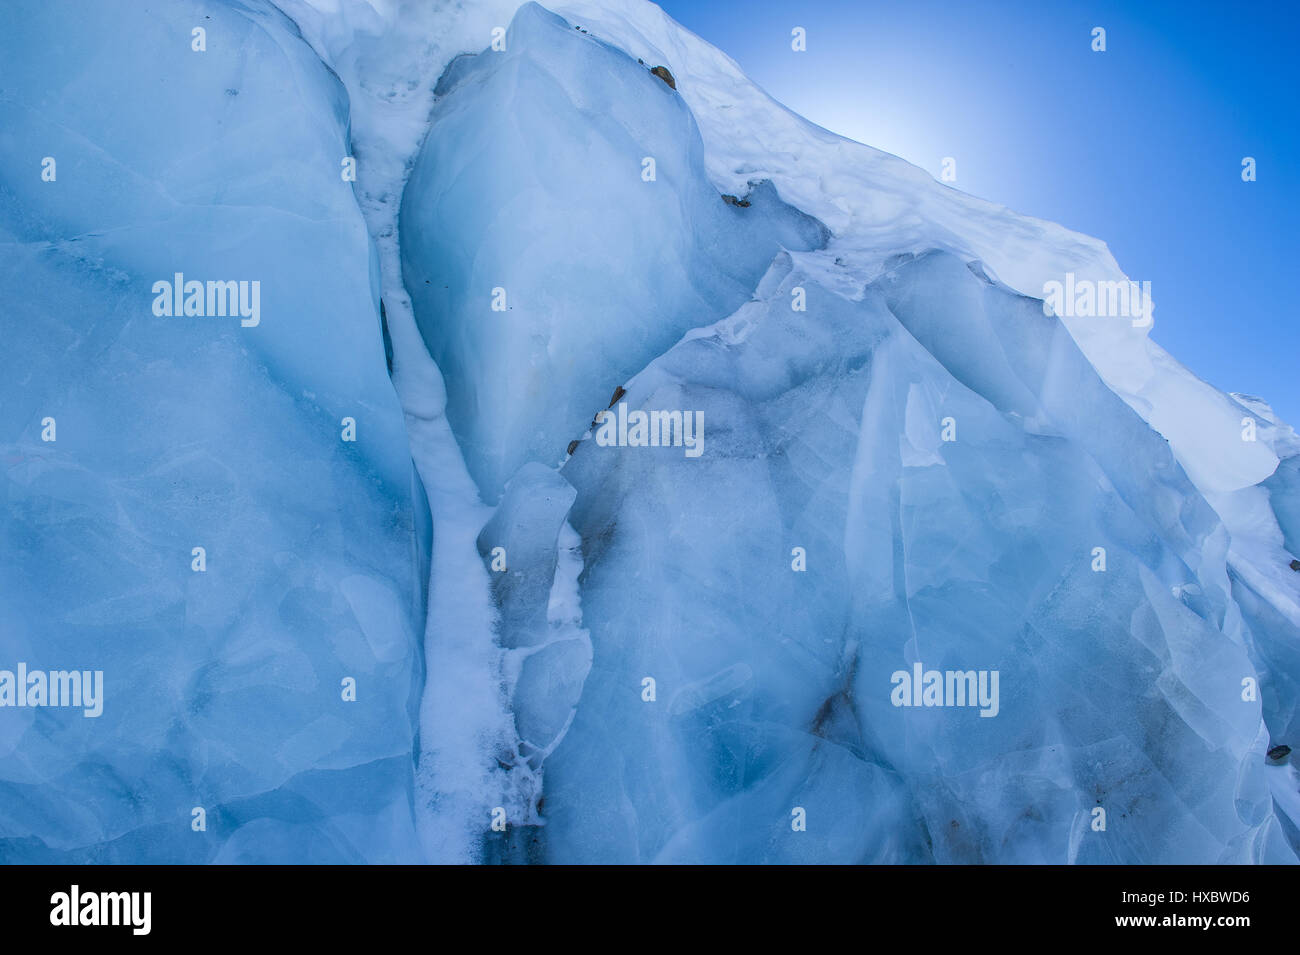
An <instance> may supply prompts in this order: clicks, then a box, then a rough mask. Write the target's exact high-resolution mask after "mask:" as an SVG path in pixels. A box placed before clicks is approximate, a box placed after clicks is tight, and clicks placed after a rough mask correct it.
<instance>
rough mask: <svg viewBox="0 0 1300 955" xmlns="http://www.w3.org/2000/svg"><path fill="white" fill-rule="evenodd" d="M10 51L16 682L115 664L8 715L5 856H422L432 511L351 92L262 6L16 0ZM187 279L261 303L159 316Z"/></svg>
mask: <svg viewBox="0 0 1300 955" xmlns="http://www.w3.org/2000/svg"><path fill="white" fill-rule="evenodd" d="M196 31H202V32H201V33H198V32H196ZM56 52H57V55H56ZM0 63H3V67H0V71H2V72H3V77H4V78H3V81H0V86H2V87H3V93H0V246H2V247H3V250H4V255H3V256H0V301H2V302H3V305H4V307H3V310H0V338H3V340H4V342H5V347H4V353H5V356H6V359H7V360H6V365H7V366H8V367H7V369H6V371H5V372H4V373H3V375H0V453H2V454H3V468H0V489H2V490H0V500H3V508H2V509H0V648H2V650H0V668H4V669H9V670H12V669H13V668H14V666H15V665H16V663H17V662H19V661H22V662H25V663H26V664H27V666H28V667H29V668H30V669H37V668H40V669H46V670H58V669H78V670H83V669H84V670H102V671H103V680H104V700H103V714H102V715H101V716H99V717H98V718H85V717H83V716H82V714H81V712H80V711H78V710H73V709H62V708H60V709H55V708H47V709H5V710H4V711H3V714H0V857H3V858H4V859H5V860H6V861H54V862H59V861H72V862H91V861H94V862H209V861H219V862H236V861H276V862H360V861H406V860H412V859H415V858H418V853H417V850H416V848H415V846H416V841H415V838H414V834H413V831H414V830H413V822H412V811H411V800H412V781H411V764H412V759H413V738H414V734H415V716H416V714H415V704H416V702H417V699H418V692H419V688H420V683H421V668H420V656H419V645H418V642H417V636H418V634H419V633H420V628H421V626H422V622H421V620H420V617H421V615H422V604H423V595H422V592H421V591H422V586H421V577H422V573H423V572H422V570H421V568H420V563H421V559H420V557H419V554H420V553H421V552H426V553H427V549H428V538H427V530H425V531H423V532H422V533H423V535H424V539H423V541H417V535H418V534H420V533H421V531H420V528H421V527H422V526H425V527H427V522H428V518H427V515H424V514H423V510H424V505H423V498H422V494H421V492H420V490H419V487H418V484H417V483H415V482H414V480H413V471H412V467H411V460H410V453H409V449H408V446H407V441H406V435H405V431H404V428H403V423H402V416H401V412H400V410H399V408H398V405H397V402H396V399H395V397H394V394H393V391H392V387H391V385H390V383H389V381H388V378H387V375H386V370H385V364H384V352H383V344H382V337H381V334H380V328H379V314H378V305H379V303H378V287H377V283H376V273H375V270H374V262H373V252H372V246H371V243H370V240H369V237H368V236H367V233H366V228H365V223H364V222H363V220H362V217H361V214H360V212H359V211H358V209H357V204H356V200H355V198H354V196H353V192H352V186H351V184H350V183H349V182H347V181H345V180H344V178H343V177H342V175H341V171H342V166H341V163H342V161H343V159H344V157H346V156H347V155H348V154H349V143H348V103H347V98H346V95H345V94H344V92H343V90H342V88H341V86H340V85H339V83H338V82H337V79H336V78H335V77H334V76H333V75H332V74H331V73H330V72H329V71H328V70H327V69H326V68H325V67H324V66H323V65H322V64H321V62H320V60H319V59H318V58H317V56H316V55H315V54H314V53H313V52H312V50H311V49H310V47H308V46H307V45H306V44H305V43H304V42H303V41H302V40H301V39H300V37H299V36H298V31H297V29H296V28H295V26H294V25H293V23H292V22H291V21H289V20H288V19H287V18H286V17H285V16H283V15H282V14H281V13H280V12H279V11H278V10H276V9H275V8H274V7H272V6H270V5H269V4H266V3H260V2H252V3H247V4H244V3H239V4H224V3H215V4H214V3H192V2H178V3H169V4H165V5H162V6H156V5H155V6H149V7H145V6H142V5H139V4H135V3H129V2H110V3H97V4H93V5H86V4H78V3H64V2H58V0H56V2H49V3H45V2H41V3H36V2H31V3H19V4H16V5H13V6H12V7H11V8H10V9H8V10H7V11H6V25H5V29H4V30H3V31H2V32H0ZM46 157H48V158H49V159H50V160H53V162H54V165H53V166H52V167H50V166H49V165H48V163H43V160H45V159H46ZM47 168H49V169H52V170H53V175H50V176H49V177H48V180H47V179H46V178H45V177H43V175H42V173H43V170H44V169H47ZM177 272H180V273H183V275H184V277H185V280H186V281H199V282H203V283H206V282H208V281H223V282H224V281H233V282H245V283H258V286H257V287H258V296H259V297H258V302H257V304H258V308H257V311H256V313H255V314H254V313H252V311H251V309H250V314H249V315H247V316H243V317H241V316H240V315H224V316H221V315H207V314H205V315H195V314H190V315H185V314H181V315H159V314H157V313H156V311H155V300H156V299H157V298H158V296H157V295H156V294H155V291H154V283H155V282H158V281H167V282H172V281H173V280H174V275H175V273H177ZM246 288H247V289H248V291H249V293H250V296H249V297H250V299H251V292H252V285H251V284H248V285H247V286H246ZM201 297H202V299H203V301H202V306H201V309H199V310H203V311H207V309H208V303H207V297H206V285H205V286H204V295H203V296H201ZM197 304H198V303H197V302H196V305H197ZM250 305H251V302H250ZM160 310H161V309H160ZM183 310H184V309H183V308H182V311H183ZM47 419H49V420H52V421H53V424H51V425H48V426H47V425H46V424H45V423H44V422H46V421H47ZM345 419H348V420H349V421H351V422H352V425H353V427H354V431H352V433H353V434H354V435H355V440H345V437H346V436H347V435H348V433H349V431H350V430H351V429H349V425H348V423H347V421H345ZM43 435H45V436H47V437H50V438H52V440H43ZM200 547H201V548H203V552H202V562H201V563H200V559H199V557H198V556H196V554H195V551H194V549H195V548H200ZM195 567H201V568H202V569H200V570H196V569H194V568H195ZM345 680H351V681H355V702H350V701H347V700H345V698H344V695H345V692H346V688H345V687H344V685H343V682H344V681H345ZM196 808H197V809H202V810H203V822H204V823H205V825H206V828H205V829H202V830H200V829H197V828H196V827H197V826H198V825H199V820H198V818H197V817H196V815H195V812H194V810H195V809H196Z"/></svg>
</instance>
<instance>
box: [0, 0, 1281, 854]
mask: <svg viewBox="0 0 1300 955" xmlns="http://www.w3.org/2000/svg"><path fill="white" fill-rule="evenodd" d="M279 7H280V8H281V9H282V10H283V11H284V13H281V12H280V10H278V9H276V8H274V7H272V6H270V5H269V4H266V3H257V2H250V3H232V4H229V5H221V4H212V5H204V6H202V7H200V6H199V5H198V4H190V3H188V2H181V3H177V4H172V5H169V6H167V7H166V8H165V9H164V10H161V11H158V10H151V11H149V12H146V11H144V10H143V9H140V8H138V7H136V6H135V5H131V4H127V3H110V4H103V5H96V6H95V7H94V8H93V9H92V8H86V7H84V6H82V5H74V4H70V3H67V4H65V3H62V2H53V3H37V2H36V0H31V2H23V3H21V4H19V5H18V6H17V7H16V8H15V10H14V11H13V12H12V13H11V18H10V19H11V23H10V24H9V25H8V28H7V29H6V32H5V33H4V34H3V35H0V63H3V64H4V67H3V69H4V74H3V75H4V79H3V82H2V83H0V160H2V162H0V169H3V173H0V175H3V177H4V178H3V179H0V243H3V245H4V249H5V251H6V253H7V254H6V255H5V257H4V259H3V261H2V262H0V301H2V302H3V304H4V309H3V312H0V323H2V324H3V329H0V330H2V331H3V333H4V339H5V341H6V342H7V344H8V347H9V352H8V354H11V355H13V356H15V357H14V360H12V361H10V362H9V363H7V366H8V368H9V371H8V372H7V373H6V374H5V375H4V377H2V378H0V428H3V431H2V432H0V442H3V448H0V451H2V452H3V454H4V456H5V459H4V467H3V470H2V471H0V474H3V477H2V478H0V481H3V488H4V495H3V502H4V503H3V508H4V510H3V518H2V520H3V528H2V530H0V648H2V649H3V654H0V668H4V667H6V666H12V665H13V664H14V663H16V662H17V661H20V660H21V661H24V662H26V663H27V664H28V665H29V666H30V667H33V668H37V667H40V668H45V669H58V668H71V667H76V668H78V669H103V670H104V672H105V681H106V687H107V689H106V701H105V710H104V715H103V716H102V717H100V718H98V719H85V718H83V717H81V715H80V713H79V712H76V711H68V710H60V709H22V710H19V709H3V710H0V856H2V857H3V858H4V859H6V860H11V861H33V860H48V861H123V862H131V861H195V862H205V861H219V862H237V861H281V862H295V861H398V860H417V861H418V860H429V861H461V862H464V861H512V862H514V861H555V862H1079V863H1092V862H1124V863H1134V862H1140V863H1154V862H1215V861H1225V862H1291V861H1295V858H1296V855H1295V852H1296V847H1297V846H1298V845H1300V836H1298V835H1297V829H1296V825H1295V821H1296V820H1300V795H1298V794H1297V789H1298V788H1300V781H1297V779H1296V776H1295V773H1294V770H1293V769H1292V768H1291V767H1290V766H1289V765H1270V764H1269V763H1268V761H1267V760H1266V758H1265V753H1266V751H1267V749H1268V748H1269V747H1270V746H1271V745H1273V744H1276V743H1282V742H1287V743H1290V744H1292V745H1294V744H1295V734H1296V733H1297V732H1300V701H1298V700H1297V695H1296V691H1297V682H1296V681H1297V678H1298V674H1300V670H1298V669H1297V667H1300V658H1298V657H1297V652H1296V647H1297V646H1300V574H1297V573H1295V572H1294V571H1292V570H1291V569H1290V568H1289V566H1288V561H1289V560H1290V559H1294V558H1295V557H1296V556H1297V555H1296V554H1295V552H1294V551H1295V548H1296V547H1297V540H1300V504H1297V501H1298V500H1300V497H1298V496H1297V495H1300V477H1297V474H1298V473H1300V471H1298V470H1297V466H1296V462H1297V461H1300V439H1297V437H1296V435H1295V433H1294V432H1293V431H1292V430H1291V429H1290V428H1289V427H1287V426H1286V425H1285V424H1284V423H1282V422H1280V421H1278V420H1277V419H1276V417H1275V416H1274V415H1273V413H1272V412H1271V410H1270V409H1269V408H1268V406H1267V404H1265V403H1264V402H1263V401H1262V400H1260V399H1257V398H1252V397H1249V396H1245V395H1231V396H1229V395H1224V394H1221V393H1219V392H1218V391H1216V390H1214V389H1213V388H1211V387H1210V386H1208V385H1206V384H1205V383H1204V382H1201V381H1200V380H1199V379H1196V378H1195V376H1194V375H1192V374H1191V373H1190V372H1188V371H1187V370H1186V369H1183V368H1182V367H1181V366H1180V365H1178V364H1177V362H1175V361H1174V360H1173V359H1172V358H1170V357H1169V356H1168V355H1166V354H1165V353H1164V352H1163V351H1161V350H1160V349H1159V348H1158V347H1157V346H1155V345H1154V344H1153V343H1151V341H1150V339H1149V338H1148V337H1147V330H1146V329H1140V328H1134V327H1133V326H1132V325H1131V324H1130V323H1129V322H1127V321H1119V322H1114V321H1109V322H1108V321H1106V320H1081V319H1067V320H1066V321H1065V323H1063V322H1062V321H1061V320H1059V319H1057V318H1055V317H1051V316H1048V315H1045V314H1044V311H1043V308H1042V306H1041V302H1040V301H1038V300H1037V298H1038V296H1039V295H1041V290H1042V287H1043V283H1044V281H1046V280H1049V279H1059V278H1060V277H1061V276H1062V275H1063V274H1064V273H1066V272H1067V271H1070V272H1074V273H1076V274H1077V275H1079V276H1080V277H1085V278H1089V279H1092V280H1119V279H1122V278H1123V275H1122V273H1121V272H1120V271H1119V267H1118V265H1117V264H1116V263H1115V262H1114V259H1113V258H1112V257H1111V256H1110V254H1109V252H1108V251H1107V250H1106V248H1105V246H1104V245H1103V244H1102V243H1100V242H1098V241H1097V240H1094V239H1090V238H1088V237H1086V236H1079V235H1077V234H1075V233H1071V232H1069V231H1068V230H1065V229H1063V228H1061V227H1059V226H1056V225H1054V224H1052V223H1045V222H1041V221H1039V220H1033V219H1029V218H1026V217H1021V216H1016V215H1015V214H1013V213H1011V212H1009V211H1007V210H1005V209H1001V208H999V207H996V206H993V205H991V204H989V203H985V202H982V201H980V200H977V199H974V198H971V197H968V196H964V195H962V194H961V193H959V192H957V191H955V190H952V189H949V188H947V187H943V186H940V185H938V184H937V183H934V182H933V181H932V180H931V179H930V178H929V177H928V176H926V175H925V174H924V173H923V172H921V171H920V170H917V169H915V168H914V167H911V166H909V165H908V164H906V163H904V162H902V161H901V160H898V159H896V158H894V157H889V156H887V155H885V154H883V153H880V152H878V151H876V150H872V149H870V148H869V147H866V146H862V145H859V144H855V143H851V142H848V141H847V140H843V139H841V138H840V137H837V136H835V135H834V134H832V133H829V132H827V131H826V130H822V129H820V128H818V127H815V126H813V125H812V124H809V123H807V122H806V121H804V120H803V119H801V118H800V117H798V116H795V115H794V114H792V113H790V112H789V111H788V110H785V109H784V108H783V107H781V106H780V105H779V104H777V103H775V102H774V101H772V100H771V99H770V98H769V97H767V96H766V94H764V93H762V91H761V90H759V89H758V88H757V87H755V86H753V84H752V83H750V82H749V81H748V80H747V79H746V78H745V77H744V75H743V74H742V73H741V72H740V70H739V68H738V67H736V65H735V64H734V63H732V62H731V61H730V60H728V59H727V58H726V57H725V56H724V55H722V54H721V53H719V52H718V51H717V50H714V49H713V48H712V47H710V46H708V45H707V44H705V43H704V42H703V41H701V40H699V38H697V37H694V36H692V35H691V34H689V33H688V32H686V31H684V30H682V29H681V28H680V27H678V26H677V25H676V24H674V23H673V22H672V21H671V20H670V19H668V18H667V17H666V16H664V15H663V13H662V11H660V10H658V8H657V7H654V6H653V5H652V4H648V3H643V2H641V0H591V2H587V0H573V2H568V3H564V4H562V6H561V7H560V9H559V11H558V14H557V13H552V12H550V11H547V10H545V9H543V8H542V7H540V6H538V5H537V4H534V3H525V4H522V5H521V4H520V3H519V2H518V0H484V2H482V3H478V4H473V5H468V6H467V5H458V4H454V3H441V2H434V3H424V2H412V3H405V2H393V3H374V2H372V0H283V2H282V3H281V4H279ZM286 14H287V15H286ZM561 14H562V15H561ZM290 17H292V19H290ZM507 26H508V29H507V30H506V31H505V33H504V36H503V37H501V38H500V41H499V42H498V44H497V45H498V46H499V47H500V48H499V49H496V48H492V47H490V46H489V42H490V40H491V35H490V34H491V30H492V28H494V27H502V28H505V27H507ZM195 27H202V28H204V29H206V31H207V49H206V51H204V52H196V51H194V50H193V49H192V48H191V36H192V34H191V31H192V30H193V29H194V28H195ZM300 31H301V33H300ZM53 50H58V51H59V55H57V56H53V55H51V52H50V51H53ZM655 66H664V67H666V68H667V69H668V70H669V71H670V72H671V74H672V75H673V77H674V78H675V82H676V89H673V88H670V87H669V86H668V85H667V84H666V83H665V82H664V81H663V80H662V79H661V78H660V77H659V76H656V75H654V74H652V73H651V68H652V67H655ZM349 155H356V156H357V157H358V158H359V159H360V162H359V166H358V181H357V182H356V184H355V189H354V185H353V184H352V183H349V182H347V181H345V180H344V179H343V178H342V177H341V176H340V174H339V173H340V163H341V160H342V159H343V157H345V156H349ZM46 156H52V157H55V158H56V159H57V162H58V177H57V180H56V181H54V182H45V181H42V179H41V176H40V168H41V166H40V163H41V159H42V158H43V157H46ZM647 159H650V160H653V173H654V174H653V176H652V177H651V176H650V175H649V170H650V168H651V165H650V164H648V163H647V162H646V160H647ZM724 195H728V196H731V197H732V199H731V200H728V199H724ZM742 202H743V203H748V204H747V205H745V204H741V203H742ZM399 208H400V217H399V215H398V211H399ZM175 272H183V273H185V275H186V277H187V278H189V279H197V280H200V281H206V280H209V279H211V280H259V281H260V288H261V309H260V322H258V323H257V324H256V325H255V326H252V327H244V326H243V325H241V322H240V321H239V319H238V318H237V317H230V316H226V317H197V316H171V317H166V316H157V315H155V314H154V313H153V311H152V310H151V307H150V306H151V303H152V302H153V299H154V294H153V292H152V285H153V283H154V282H155V281H157V280H171V278H172V276H173V274H174V273H175ZM498 290H500V291H499V293H498ZM381 296H382V297H383V299H384V314H385V316H386V318H387V331H388V334H387V336H385V335H384V333H383V332H382V331H381V328H380V317H379V315H380V303H379V299H380V297H381ZM494 303H498V304H500V305H502V309H501V310H494V308H493V305H494ZM1157 314H1159V313H1157ZM386 340H387V343H388V345H389V346H390V347H391V362H392V374H391V381H390V378H389V376H388V375H387V374H386V368H385V341H386ZM430 355H431V356H432V359H433V360H430ZM435 362H436V364H435ZM616 389H617V390H616ZM611 395H613V402H612V405H613V407H614V409H615V413H621V414H626V413H627V412H628V411H633V412H635V411H638V410H646V411H670V412H671V411H677V412H682V413H691V414H699V415H700V416H701V417H700V418H699V419H698V420H700V421H702V423H703V445H702V453H701V454H699V456H691V455H689V454H686V453H684V449H683V448H681V447H636V446H613V447H611V446H604V445H603V444H601V443H600V442H599V441H598V440H597V438H596V433H595V432H594V431H593V430H591V429H592V426H593V425H594V424H595V422H594V420H593V419H594V416H595V415H596V414H597V413H598V412H602V411H604V410H605V409H606V408H607V407H609V406H611ZM620 405H621V406H622V411H621V412H619V410H618V409H619V406H620ZM47 417H53V418H55V419H56V420H57V440H56V441H53V442H47V441H42V440H41V434H42V430H43V427H44V426H43V424H42V422H43V419H45V418H47ZM347 417H350V418H354V419H355V421H356V428H357V440H356V441H353V442H349V441H344V440H342V438H341V429H342V419H344V418H347ZM1247 420H1248V421H1249V422H1251V427H1252V428H1254V429H1256V430H1257V432H1258V440H1256V441H1252V442H1244V441H1242V440H1241V434H1242V427H1243V421H1247ZM571 442H576V443H573V444H571ZM570 448H572V453H571V454H570ZM412 461H414V463H415V465H416V467H415V468H414V469H413V467H412ZM417 472H418V478H417ZM196 546H202V547H204V548H206V554H207V569H206V570H205V571H203V572H201V573H196V572H194V571H193V570H192V569H191V560H192V553H191V552H192V548H194V547H196ZM1099 549H1100V550H1102V551H1104V561H1105V562H1104V570H1103V569H1100V568H1099V565H1098V556H1097V555H1098V553H1099ZM805 566H806V569H803V568H804V567H805ZM426 585H427V586H426ZM422 650H423V653H422V652H421V651H422ZM916 664H921V665H922V666H923V667H924V669H927V670H931V669H933V670H941V671H942V670H954V671H977V672H985V673H993V672H996V674H997V675H998V697H997V701H996V704H995V706H992V707H983V708H981V707H978V706H965V707H924V706H921V707H900V706H896V705H894V703H895V699H894V696H895V694H894V690H895V686H894V676H895V674H896V673H898V672H899V671H903V672H907V673H910V672H911V670H912V667H913V666H914V665H916ZM348 677H351V678H354V679H355V680H356V684H357V701H356V702H346V701H345V700H344V699H343V698H342V694H341V686H340V684H341V681H343V680H344V679H345V678H348ZM1243 681H1245V682H1246V683H1250V682H1251V681H1257V683H1258V692H1257V693H1256V694H1252V693H1248V692H1245V687H1244V686H1243ZM994 710H995V711H996V715H992V713H993V711H994ZM982 712H987V713H989V714H990V715H989V716H983V715H981V713H982ZM194 807H204V808H205V809H206V811H207V829H206V831H203V832H196V831H194V830H193V828H192V826H191V821H192V815H191V813H192V809H193V808H194ZM1097 810H1104V812H1105V820H1106V825H1105V828H1104V829H1103V830H1099V829H1097V828H1095V823H1096V819H1097ZM498 814H504V818H505V823H506V825H505V831H504V832H502V831H497V830H496V829H494V828H493V827H492V823H493V820H494V818H496V817H497V816H498Z"/></svg>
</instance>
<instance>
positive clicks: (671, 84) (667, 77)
mask: <svg viewBox="0 0 1300 955" xmlns="http://www.w3.org/2000/svg"><path fill="white" fill-rule="evenodd" d="M650 72H651V73H653V74H654V75H655V76H657V77H659V78H660V79H661V80H663V81H664V82H665V83H667V84H668V88H669V89H674V90H675V89H677V81H676V80H675V79H673V75H672V74H671V73H669V72H668V67H666V66H656V67H652V68H651V70H650Z"/></svg>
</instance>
